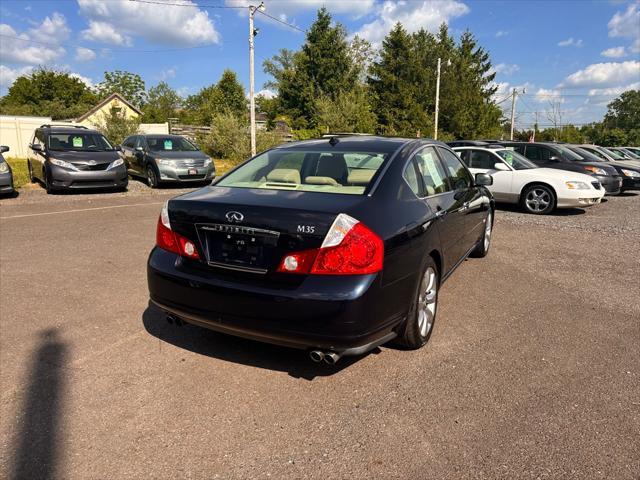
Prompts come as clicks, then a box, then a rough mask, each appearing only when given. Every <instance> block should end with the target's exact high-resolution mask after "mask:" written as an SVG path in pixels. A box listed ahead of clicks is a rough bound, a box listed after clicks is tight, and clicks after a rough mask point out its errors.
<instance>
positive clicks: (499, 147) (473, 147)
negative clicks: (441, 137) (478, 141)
mask: <svg viewBox="0 0 640 480" xmlns="http://www.w3.org/2000/svg"><path fill="white" fill-rule="evenodd" d="M452 148H453V150H456V151H457V150H486V151H488V152H495V151H496V150H509V151H510V152H512V151H513V150H510V149H509V147H505V146H504V145H468V146H466V147H452Z"/></svg>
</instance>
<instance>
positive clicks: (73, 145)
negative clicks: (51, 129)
mask: <svg viewBox="0 0 640 480" xmlns="http://www.w3.org/2000/svg"><path fill="white" fill-rule="evenodd" d="M48 142H49V150H55V151H71V152H106V151H111V150H113V147H112V146H111V144H110V143H109V141H108V140H107V139H106V138H105V137H104V135H102V134H100V133H91V132H86V133H85V132H71V133H51V134H49V140H48Z"/></svg>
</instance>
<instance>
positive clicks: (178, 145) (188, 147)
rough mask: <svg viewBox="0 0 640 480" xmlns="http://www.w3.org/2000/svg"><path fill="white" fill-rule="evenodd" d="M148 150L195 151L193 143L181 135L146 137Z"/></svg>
mask: <svg viewBox="0 0 640 480" xmlns="http://www.w3.org/2000/svg"><path fill="white" fill-rule="evenodd" d="M147 143H148V144H149V150H151V151H153V152H195V151H196V150H198V149H197V148H196V146H195V145H194V144H192V143H191V142H190V141H188V140H187V139H186V138H182V137H147Z"/></svg>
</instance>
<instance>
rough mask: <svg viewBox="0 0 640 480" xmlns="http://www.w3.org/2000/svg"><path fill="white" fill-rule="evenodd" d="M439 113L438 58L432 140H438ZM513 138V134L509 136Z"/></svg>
mask: <svg viewBox="0 0 640 480" xmlns="http://www.w3.org/2000/svg"><path fill="white" fill-rule="evenodd" d="M439 113H440V58H438V75H437V76H436V118H435V122H434V125H433V139H434V140H437V139H438V114H439ZM511 137H512V138H513V133H512V134H511Z"/></svg>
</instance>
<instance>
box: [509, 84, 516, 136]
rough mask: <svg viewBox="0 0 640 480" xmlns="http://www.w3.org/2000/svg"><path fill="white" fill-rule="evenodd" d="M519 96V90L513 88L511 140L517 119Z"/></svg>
mask: <svg viewBox="0 0 640 480" xmlns="http://www.w3.org/2000/svg"><path fill="white" fill-rule="evenodd" d="M517 96H518V90H516V89H515V88H514V89H513V93H512V94H511V136H510V137H509V138H510V140H513V127H514V123H515V121H516V97H517Z"/></svg>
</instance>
